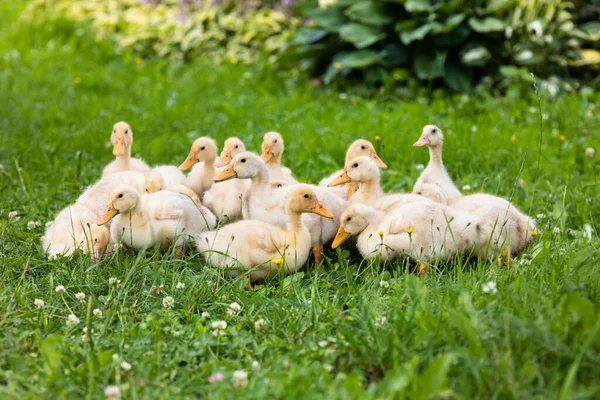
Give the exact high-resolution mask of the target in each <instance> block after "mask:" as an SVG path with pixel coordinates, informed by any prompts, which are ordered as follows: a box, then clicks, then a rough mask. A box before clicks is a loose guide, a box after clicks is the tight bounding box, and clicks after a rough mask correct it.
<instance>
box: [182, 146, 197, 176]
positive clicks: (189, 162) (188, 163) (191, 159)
mask: <svg viewBox="0 0 600 400" xmlns="http://www.w3.org/2000/svg"><path fill="white" fill-rule="evenodd" d="M197 162H198V159H197V158H196V153H195V152H194V150H191V151H190V154H189V155H188V157H187V158H186V159H185V161H184V162H183V163H182V164H181V165H180V166H179V170H180V171H185V170H186V169H190V168H192V166H193V165H194V164H196V163H197Z"/></svg>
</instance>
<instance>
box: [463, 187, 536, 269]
mask: <svg viewBox="0 0 600 400" xmlns="http://www.w3.org/2000/svg"><path fill="white" fill-rule="evenodd" d="M452 207H453V208H454V209H457V210H463V211H467V212H469V213H471V214H473V215H475V216H477V217H479V218H480V219H481V221H482V224H481V225H482V230H483V231H482V242H481V245H480V249H481V250H480V252H479V253H480V256H481V257H484V258H489V259H493V258H494V257H496V256H498V255H500V254H504V252H505V249H508V250H510V253H509V254H511V255H515V254H517V253H519V252H521V251H522V250H523V249H525V247H527V245H528V244H529V242H531V240H532V238H533V237H532V235H531V232H532V231H535V230H536V227H535V222H534V220H533V219H532V218H531V217H529V216H527V215H525V214H523V213H522V212H520V211H519V210H518V209H517V208H516V207H515V206H513V205H512V204H511V203H510V202H509V201H508V200H505V199H503V198H501V197H497V196H492V195H489V194H485V193H475V194H471V195H468V196H464V197H462V198H461V199H459V200H457V201H456V202H455V203H453V204H452Z"/></svg>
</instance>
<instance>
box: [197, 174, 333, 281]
mask: <svg viewBox="0 0 600 400" xmlns="http://www.w3.org/2000/svg"><path fill="white" fill-rule="evenodd" d="M285 213H286V220H287V223H286V228H285V229H282V228H281V227H279V226H276V225H272V224H268V223H265V222H263V221H255V220H246V221H239V222H236V223H233V224H230V225H225V226H224V227H222V228H220V229H219V230H216V231H212V232H206V233H203V234H201V235H200V237H199V238H198V240H197V242H196V244H197V246H198V250H199V251H200V252H201V253H202V255H203V257H204V258H205V259H206V261H207V262H208V263H209V264H210V265H212V266H214V267H218V268H229V269H232V271H231V274H232V275H234V276H235V275H239V274H240V273H243V272H245V271H249V272H250V273H249V275H250V279H251V280H261V279H265V278H268V277H270V276H273V275H275V274H276V273H277V271H278V270H279V269H280V268H282V269H283V271H284V272H285V273H292V272H296V271H297V270H298V269H299V268H300V267H302V265H304V263H305V262H306V260H307V259H308V255H309V253H310V248H311V239H310V233H309V231H308V229H307V228H306V226H305V225H304V224H303V223H302V219H301V215H302V213H314V214H317V215H320V216H323V217H325V218H332V217H333V216H332V215H331V213H330V212H329V211H327V209H325V208H324V207H323V206H322V205H321V203H319V200H318V199H317V196H316V195H315V193H314V192H313V191H312V190H311V189H310V188H308V187H306V186H304V185H299V186H297V187H295V188H294V189H293V190H292V191H291V192H290V193H289V195H288V196H287V199H286V203H285ZM235 269H237V270H235Z"/></svg>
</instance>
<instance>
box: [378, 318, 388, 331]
mask: <svg viewBox="0 0 600 400" xmlns="http://www.w3.org/2000/svg"><path fill="white" fill-rule="evenodd" d="M386 321H387V317H377V318H375V328H377V329H380V328H381V327H382V326H383V325H385V323H386Z"/></svg>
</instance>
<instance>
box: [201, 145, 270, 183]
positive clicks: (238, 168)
mask: <svg viewBox="0 0 600 400" xmlns="http://www.w3.org/2000/svg"><path fill="white" fill-rule="evenodd" d="M264 169H266V166H265V162H264V161H263V160H261V159H260V157H258V156H257V155H255V154H252V153H250V152H248V151H246V152H243V153H240V154H238V155H237V156H235V157H233V159H232V160H231V162H230V163H229V165H228V166H227V167H226V168H224V169H222V170H221V172H219V173H218V174H217V176H215V177H214V179H213V180H214V181H215V182H223V181H226V180H229V179H233V178H239V179H252V178H255V177H257V176H258V175H259V174H260V172H261V170H264Z"/></svg>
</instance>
